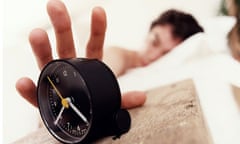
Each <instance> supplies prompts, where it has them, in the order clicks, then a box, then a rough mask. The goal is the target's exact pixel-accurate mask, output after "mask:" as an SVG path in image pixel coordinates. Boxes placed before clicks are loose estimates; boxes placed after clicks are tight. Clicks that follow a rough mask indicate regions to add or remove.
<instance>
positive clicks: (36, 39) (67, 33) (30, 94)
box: [16, 0, 146, 108]
mask: <svg viewBox="0 0 240 144" xmlns="http://www.w3.org/2000/svg"><path fill="white" fill-rule="evenodd" d="M47 12H48V15H49V17H50V19H51V22H52V25H53V28H54V31H55V36H56V49H57V53H58V56H59V58H74V57H76V55H77V54H76V50H75V47H74V42H73V35H72V28H71V20H70V17H69V14H68V12H67V9H66V7H65V5H64V4H63V3H62V2H61V1H60V0H50V1H49V2H48V3H47ZM106 26H107V21H106V13H105V11H104V10H103V9H102V8H100V7H95V8H93V10H92V17H91V33H90V38H89V41H88V44H87V46H86V47H87V48H86V57H87V58H97V59H99V60H102V57H103V44H104V37H105V32H106ZM29 42H30V44H31V47H32V51H33V53H34V55H35V58H36V61H37V64H38V67H39V69H40V70H42V68H43V66H44V65H45V64H47V63H48V62H50V61H51V60H53V56H52V52H51V49H52V48H51V43H50V41H49V38H48V35H47V33H46V31H44V30H42V29H40V28H36V29H34V30H32V31H31V33H30V35H29ZM16 89H17V91H18V92H19V93H20V95H21V96H22V97H23V98H25V99H26V100H27V101H28V102H29V103H31V104H32V105H34V106H35V107H37V105H38V104H37V95H36V85H35V83H34V82H33V80H31V79H30V78H28V77H22V78H20V79H19V80H18V81H17V82H16ZM145 101H146V94H145V93H144V92H140V91H131V92H127V93H124V94H122V108H134V107H138V106H141V105H143V104H144V102H145Z"/></svg>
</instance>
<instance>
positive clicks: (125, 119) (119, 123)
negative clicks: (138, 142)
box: [113, 109, 131, 139]
mask: <svg viewBox="0 0 240 144" xmlns="http://www.w3.org/2000/svg"><path fill="white" fill-rule="evenodd" d="M113 120H114V129H115V133H116V134H117V135H116V136H115V137H114V139H116V138H120V136H121V135H122V134H124V133H126V132H128V131H129V129H130V127H131V117H130V114H129V112H128V111H127V110H125V109H119V110H118V111H117V112H116V114H115V116H114V118H113Z"/></svg>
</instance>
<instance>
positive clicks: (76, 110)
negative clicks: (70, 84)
mask: <svg viewBox="0 0 240 144" xmlns="http://www.w3.org/2000/svg"><path fill="white" fill-rule="evenodd" d="M67 100H68V104H69V105H70V107H71V108H72V109H73V110H74V111H75V112H76V113H77V115H78V116H80V117H81V119H82V120H83V121H84V122H85V123H88V120H87V118H86V117H85V116H84V115H83V114H82V113H81V112H80V111H79V110H78V108H77V107H76V106H75V105H74V104H73V103H72V102H71V100H70V98H67Z"/></svg>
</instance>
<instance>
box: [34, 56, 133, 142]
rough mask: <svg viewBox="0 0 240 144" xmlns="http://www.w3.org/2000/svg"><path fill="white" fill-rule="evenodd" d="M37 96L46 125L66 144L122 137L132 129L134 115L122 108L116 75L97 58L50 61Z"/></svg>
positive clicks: (39, 85) (42, 74)
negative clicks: (107, 137) (108, 137)
mask: <svg viewBox="0 0 240 144" xmlns="http://www.w3.org/2000/svg"><path fill="white" fill-rule="evenodd" d="M37 99H38V107H39V110H40V114H41V118H42V120H43V122H44V124H45V126H46V127H47V129H48V131H49V132H50V133H51V135H52V136H54V137H55V138H56V139H57V140H59V141H60V142H63V143H69V144H70V143H71V144H72V143H90V142H93V141H95V140H97V139H99V138H102V137H106V136H114V137H120V136H121V135H122V134H124V133H126V132H128V131H129V129H130V125H131V118H130V115H129V113H128V111H127V110H125V109H121V93H120V89H119V85H118V82H117V80H116V77H115V76H114V74H113V72H112V71H111V70H110V68H109V67H107V66H106V65H105V64H104V63H103V62H101V61H99V60H96V59H85V58H72V59H59V60H53V61H51V62H49V63H48V64H47V65H46V66H45V67H44V68H43V70H42V71H41V74H40V77H39V80H38V85H37Z"/></svg>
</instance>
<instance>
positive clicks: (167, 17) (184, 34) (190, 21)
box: [150, 9, 204, 40]
mask: <svg viewBox="0 0 240 144" xmlns="http://www.w3.org/2000/svg"><path fill="white" fill-rule="evenodd" d="M167 24H169V25H171V26H172V33H173V36H175V37H180V38H182V39H183V40H185V39H187V38H188V37H190V36H191V35H193V34H195V33H197V32H203V31H204V30H203V28H202V27H201V26H200V25H199V24H198V22H197V20H196V19H195V18H194V17H193V16H192V15H190V14H187V13H185V12H181V11H178V10H174V9H170V10H168V11H166V12H164V13H163V14H161V15H160V16H159V17H158V18H157V19H155V20H154V21H153V22H152V24H151V26H150V30H152V28H153V27H155V26H157V25H167Z"/></svg>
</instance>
